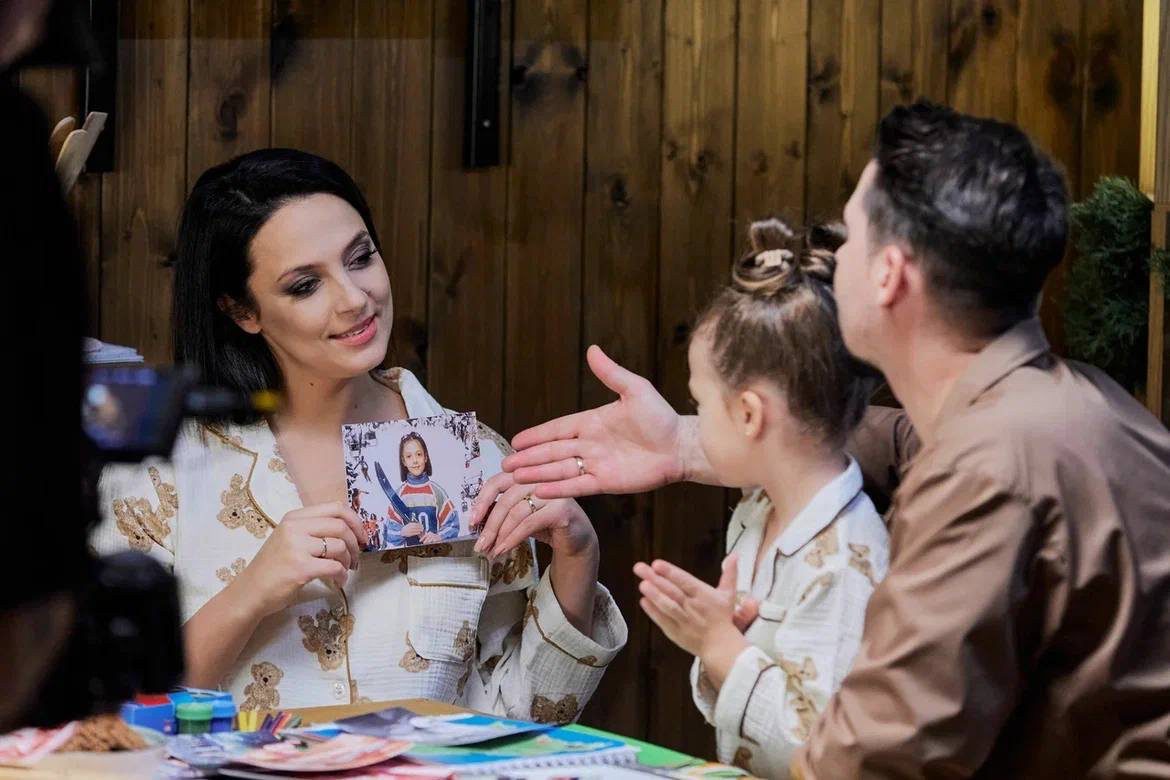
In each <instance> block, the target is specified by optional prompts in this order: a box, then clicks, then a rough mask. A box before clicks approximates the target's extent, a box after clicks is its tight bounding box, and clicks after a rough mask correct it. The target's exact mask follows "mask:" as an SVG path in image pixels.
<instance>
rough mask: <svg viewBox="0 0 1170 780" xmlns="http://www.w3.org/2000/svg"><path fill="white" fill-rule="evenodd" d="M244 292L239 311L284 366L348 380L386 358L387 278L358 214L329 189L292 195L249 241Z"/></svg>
mask: <svg viewBox="0 0 1170 780" xmlns="http://www.w3.org/2000/svg"><path fill="white" fill-rule="evenodd" d="M250 249H251V260H252V274H251V276H250V277H249V278H248V290H249V292H250V293H251V295H252V300H253V302H254V303H255V307H254V308H253V309H252V310H250V311H248V312H246V313H244V314H242V315H238V316H237V322H238V324H239V325H240V327H241V328H243V329H244V330H246V331H248V332H249V333H258V334H260V335H261V336H263V337H264V340H265V341H266V342H267V343H268V346H269V348H270V349H271V350H272V353H273V355H275V356H276V359H277V362H278V363H279V365H280V367H281V369H282V370H283V371H284V373H285V375H286V376H287V375H288V374H289V369H290V368H295V369H299V372H300V373H305V374H309V375H311V376H319V377H325V378H330V379H348V378H352V377H355V376H359V375H361V374H364V373H366V372H368V371H370V370H371V369H374V368H376V367H377V366H378V365H380V364H381V363H382V361H383V359H384V358H385V356H386V349H387V346H388V344H389V341H390V324H391V322H393V309H394V304H393V300H392V299H391V295H390V278H389V276H388V275H387V274H386V267H385V265H383V263H382V258H381V256H380V255H379V253H378V251H377V250H376V249H375V247H374V242H373V240H372V239H371V238H370V235H369V233H368V232H367V229H366V225H365V223H364V222H363V221H362V218H361V215H359V214H358V213H357V211H355V210H354V208H353V207H352V206H350V205H349V204H348V203H346V202H345V201H344V200H342V199H341V198H339V197H337V196H335V195H326V194H315V195H308V196H306V197H303V198H297V199H296V200H293V201H290V202H289V203H287V204H285V205H284V206H282V207H280V208H279V209H277V210H276V211H275V212H274V213H273V214H272V216H271V217H270V218H269V219H268V221H267V222H266V223H265V224H264V226H263V227H262V228H260V230H259V231H258V232H257V233H256V235H255V237H253V239H252V245H251V248H250Z"/></svg>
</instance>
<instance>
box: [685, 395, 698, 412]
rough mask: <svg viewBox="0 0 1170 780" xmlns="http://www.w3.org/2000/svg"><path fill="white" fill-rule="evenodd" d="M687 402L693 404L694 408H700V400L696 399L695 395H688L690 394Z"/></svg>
mask: <svg viewBox="0 0 1170 780" xmlns="http://www.w3.org/2000/svg"><path fill="white" fill-rule="evenodd" d="M687 403H688V404H690V405H691V408H692V409H698V408H699V402H698V401H696V400H695V397H694V396H693V395H688V396H687Z"/></svg>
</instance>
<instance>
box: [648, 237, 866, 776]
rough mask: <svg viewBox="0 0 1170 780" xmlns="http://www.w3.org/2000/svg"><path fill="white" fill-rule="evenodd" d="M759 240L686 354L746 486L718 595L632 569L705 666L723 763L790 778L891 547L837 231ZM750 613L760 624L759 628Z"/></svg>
mask: <svg viewBox="0 0 1170 780" xmlns="http://www.w3.org/2000/svg"><path fill="white" fill-rule="evenodd" d="M751 235H752V245H753V251H752V252H751V253H750V254H749V255H748V256H747V257H745V258H744V259H743V260H741V261H740V262H739V263H737V264H736V268H735V271H734V274H733V279H734V281H733V284H732V285H731V286H730V287H728V288H727V289H725V290H724V291H723V292H722V293H721V294H720V295H719V296H717V297H716V299H715V300H714V301H713V302H712V304H711V305H710V306H709V307H708V309H707V311H706V312H705V313H704V314H703V315H702V316H701V317H700V318H699V321H698V324H697V325H696V327H695V330H694V335H693V337H692V340H691V345H690V351H689V355H688V358H689V362H690V372H691V375H690V390H691V395H692V396H693V397H694V399H695V403H696V406H697V409H698V417H699V439H700V443H701V445H702V448H703V451H704V453H705V454H706V456H707V458H708V460H709V461H710V463H711V466H712V468H713V469H714V470H715V472H716V474H717V475H718V477H719V479H720V480H721V481H722V482H723V484H726V485H731V486H738V487H742V488H743V489H744V491H745V497H744V498H743V500H742V501H740V503H739V505H738V506H737V507H736V509H735V512H734V514H733V515H732V518H731V523H730V526H729V528H728V531H727V546H726V551H727V553H728V557H727V559H726V560H725V561H724V568H723V574H722V577H721V579H720V582H719V585H718V586H717V587H712V586H711V585H708V584H706V583H704V582H702V581H700V580H698V579H697V578H695V577H693V576H692V575H690V574H688V573H687V572H685V571H682V570H681V569H679V568H677V567H675V566H672V565H671V564H669V563H667V562H665V561H655V562H654V564H653V566H647V565H646V564H644V563H640V564H638V565H637V566H636V567H635V572H636V573H637V574H638V576H639V577H641V578H642V580H643V581H642V583H641V586H640V587H641V592H642V596H643V598H642V600H641V605H642V608H643V609H644V610H645V611H646V613H647V614H648V615H649V616H650V618H651V619H652V620H653V621H654V622H655V623H656V624H657V625H658V626H659V627H660V628H661V629H662V630H663V631H664V632H665V633H666V635H667V637H669V638H670V639H671V640H672V641H673V642H674V643H675V644H677V645H678V646H679V647H681V648H683V649H684V650H686V651H687V652H690V653H692V654H694V655H695V656H696V657H695V662H694V665H693V667H692V672H691V685H692V691H693V695H694V701H695V704H696V706H698V708H699V710H700V711H701V712H702V713H703V716H704V717H705V718H706V719H707V721H708V722H709V723H711V724H712V725H713V726H714V727H715V730H716V742H717V744H718V751H719V760H720V761H723V762H727V763H734V764H736V765H738V766H740V767H742V768H744V769H746V770H748V771H750V772H751V773H752V774H756V775H759V776H761V777H787V776H788V763H789V760H790V759H791V757H792V755H793V754H794V753H795V751H796V749H797V747H798V746H799V745H800V744H801V743H803V742H804V741H805V740H806V739H807V738H808V736H809V732H810V730H811V729H812V727H813V725H814V723H815V722H816V720H817V717H818V716H819V714H820V713H821V712H822V711H823V710H824V707H825V704H826V702H827V701H828V699H829V697H830V696H831V695H832V694H833V692H834V691H835V690H836V689H837V688H838V687H840V684H841V680H842V679H843V678H844V677H845V675H846V673H847V672H848V671H849V668H850V666H851V665H852V664H853V658H854V656H855V655H856V653H857V649H858V645H859V642H860V639H861V630H862V624H863V621H864V616H865V607H866V603H867V601H868V599H869V597H870V594H871V593H872V592H873V589H874V586H875V585H876V584H877V583H878V581H879V580H880V579H881V578H882V577H884V576H885V573H886V567H887V563H888V556H889V552H888V551H889V542H888V538H887V533H886V528H885V525H884V524H883V522H882V519H881V517H880V516H879V515H878V513H877V512H876V511H875V510H874V507H873V504H872V503H871V502H870V500H869V498H868V497H867V496H866V495H865V493H864V492H862V489H861V485H862V477H861V471H860V469H859V468H858V465H857V463H856V462H855V461H854V460H853V459H852V458H851V457H849V455H847V454H846V453H845V450H844V443H845V439H846V436H847V435H848V434H849V432H850V431H851V430H852V429H853V427H854V426H855V425H856V424H857V423H858V422H859V421H860V419H861V416H862V413H863V412H864V409H865V407H866V402H867V399H868V394H869V393H868V389H869V387H868V386H869V383H868V381H867V380H865V379H863V378H862V373H861V370H860V367H859V366H858V365H857V364H856V363H855V362H854V361H853V360H852V359H851V358H850V356H849V354H848V353H847V352H846V350H845V347H844V344H843V343H842V340H841V333H840V330H839V329H838V326H837V316H836V305H835V301H834V298H833V293H832V278H833V270H834V256H833V251H834V250H835V249H836V248H837V246H839V245H840V243H841V240H842V239H841V237H840V236H838V235H836V234H835V233H834V232H832V231H829V230H826V229H820V230H817V231H815V232H814V233H812V234H810V235H809V236H808V237H799V236H796V235H794V234H793V233H792V231H791V230H789V229H788V228H787V227H786V226H785V225H784V224H783V223H780V222H778V221H776V220H769V221H767V222H763V223H755V224H754V225H753V226H752V231H751ZM741 603H742V604H743V607H741V614H740V617H739V618H738V619H737V618H736V617H735V613H736V606H737V604H741ZM744 611H750V612H752V613H755V614H756V616H755V617H754V620H753V621H752V622H750V624H749V625H746V627H744V622H745V621H744V620H743V615H742V613H743V612H744ZM741 627H743V630H741Z"/></svg>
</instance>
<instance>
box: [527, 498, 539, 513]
mask: <svg viewBox="0 0 1170 780" xmlns="http://www.w3.org/2000/svg"><path fill="white" fill-rule="evenodd" d="M524 500H525V501H527V502H528V508H529V509H531V510H532V512H530V513H529V514H534V513H535V512H536V510H537V509H539V507H537V506H536V499H535V498H533V497H532V495H531V494H529V495H527V496H524Z"/></svg>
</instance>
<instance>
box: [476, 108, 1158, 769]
mask: <svg viewBox="0 0 1170 780" xmlns="http://www.w3.org/2000/svg"><path fill="white" fill-rule="evenodd" d="M1066 200H1067V197H1066V192H1065V187H1064V183H1063V180H1062V179H1061V176H1060V174H1059V173H1058V172H1057V171H1056V169H1055V168H1054V167H1053V165H1052V163H1051V162H1050V161H1049V160H1048V159H1047V158H1046V157H1044V156H1043V155H1042V154H1040V153H1039V152H1038V151H1036V150H1035V149H1034V148H1033V147H1032V145H1031V144H1030V142H1029V141H1028V140H1027V138H1026V137H1025V136H1024V135H1023V134H1022V133H1021V132H1020V131H1019V130H1018V129H1016V128H1014V127H1011V126H1009V125H1004V124H1001V123H997V122H992V121H989V120H977V119H974V118H972V117H967V116H963V115H959V114H956V113H954V112H951V111H949V110H946V109H942V108H939V107H937V106H932V105H929V104H924V103H920V104H915V105H914V106H911V107H908V108H900V109H895V110H894V111H893V112H891V114H890V115H889V116H887V117H886V118H885V119H884V120H883V122H882V126H881V130H880V132H879V141H878V146H877V154H876V156H875V160H874V161H873V162H871V163H870V165H869V166H868V167H867V168H866V170H865V172H864V174H863V175H862V178H861V181H860V182H859V183H858V187H857V190H856V191H855V192H854V194H853V197H852V198H851V199H850V202H849V204H848V205H847V207H846V210H845V222H846V225H847V227H848V232H849V240H848V241H847V242H846V244H845V245H844V246H842V247H841V249H840V250H838V253H837V255H838V267H837V272H836V276H835V278H834V289H835V291H836V294H837V298H838V305H839V319H840V322H841V328H842V333H843V335H844V337H845V341H846V344H847V345H848V346H849V348H850V350H851V351H852V352H854V354H856V355H857V356H858V357H860V358H862V359H864V360H866V361H868V362H870V363H872V364H873V365H876V366H877V367H879V368H880V369H881V370H882V371H883V373H884V374H885V376H886V378H887V380H888V381H889V383H890V386H891V389H892V390H893V391H894V393H895V395H896V396H897V397H898V399H899V400H900V401H901V402H902V404H903V406H904V408H905V411H904V412H896V411H892V410H878V409H872V410H871V412H870V414H869V415H868V417H867V421H866V423H865V424H864V425H863V427H862V428H861V429H860V430H859V431H858V432H857V434H856V435H855V437H854V441H853V444H854V446H853V448H852V450H853V452H854V454H855V456H856V457H857V458H858V460H859V462H860V463H861V465H862V468H863V471H864V472H865V474H866V477H867V485H868V488H869V489H870V490H871V491H872V492H874V494H875V499H877V500H879V501H880V499H881V494H882V492H883V491H884V490H892V491H893V498H892V503H891V505H890V509H889V512H888V516H887V517H888V523H889V527H890V532H891V546H892V551H891V560H890V568H889V574H888V575H887V577H886V579H885V580H883V581H882V582H881V583H880V584H879V586H878V587H877V589H876V590H875V591H874V594H873V597H872V599H871V601H870V604H869V608H868V611H867V613H866V624H865V632H864V636H863V638H862V644H861V650H860V652H859V654H858V657H857V659H856V661H855V664H854V666H853V669H852V671H851V672H850V673H849V674H848V675H847V676H846V678H845V680H844V682H843V684H842V687H841V689H840V690H839V691H838V692H837V694H836V695H834V696H833V697H832V698H831V699H830V701H829V704H828V706H827V708H826V710H825V711H824V712H823V713H820V718H819V720H818V722H817V724H816V726H815V727H814V729H813V731H812V733H811V734H810V736H809V739H808V741H807V743H806V745H805V747H804V749H803V750H802V751H801V752H800V753H798V755H797V757H796V759H795V760H794V763H793V767H792V769H793V774H794V775H797V776H803V777H805V778H834V779H835V778H853V777H972V776H976V777H986V778H1008V777H1012V778H1014V777H1020V778H1060V780H1071V778H1081V777H1094V778H1097V777H1101V778H1104V777H1110V778H1112V777H1126V778H1128V777H1168V778H1170V432H1168V431H1167V430H1166V429H1165V428H1164V427H1162V426H1161V425H1160V424H1159V423H1158V422H1157V421H1156V420H1155V419H1154V418H1153V417H1152V416H1151V415H1150V414H1149V413H1148V412H1146V411H1145V409H1144V408H1142V407H1141V406H1140V405H1138V404H1137V403H1136V402H1135V401H1134V400H1133V399H1132V398H1131V397H1130V396H1129V395H1128V394H1127V393H1126V392H1125V391H1124V390H1122V389H1121V388H1120V387H1118V386H1117V385H1116V384H1115V383H1114V382H1112V381H1111V380H1110V379H1108V378H1107V377H1105V376H1104V375H1103V374H1102V373H1101V372H1099V371H1096V370H1094V369H1092V368H1089V367H1086V366H1082V365H1079V364H1075V363H1071V362H1065V361H1062V360H1060V359H1059V358H1057V357H1055V356H1054V355H1053V354H1052V353H1051V352H1050V351H1049V348H1048V344H1047V342H1046V341H1045V339H1044V335H1043V333H1042V331H1041V328H1040V325H1039V323H1038V321H1037V320H1036V319H1035V318H1034V312H1035V301H1036V298H1037V296H1038V294H1039V292H1040V290H1041V288H1042V286H1043V282H1044V279H1045V277H1046V275H1047V273H1048V272H1049V271H1050V270H1051V268H1052V267H1054V266H1055V265H1056V264H1057V263H1058V262H1059V260H1060V258H1061V256H1062V254H1063V251H1064V244H1065V239H1066V233H1067V218H1066ZM588 357H589V361H590V365H591V366H592V367H593V369H594V371H595V373H597V374H598V376H599V378H601V379H602V381H603V382H605V383H606V384H607V385H608V386H609V387H610V388H611V389H613V390H614V391H615V392H617V393H618V394H619V395H620V398H619V400H617V401H615V402H614V403H611V404H609V405H607V406H604V407H601V408H599V409H595V410H591V411H587V412H582V413H579V414H577V415H572V416H570V417H566V418H562V419H560V420H554V421H552V422H550V423H546V424H545V425H542V426H539V427H537V428H534V429H532V430H529V431H526V432H524V433H521V434H520V435H518V436H517V437H516V441H515V444H516V447H517V449H518V450H520V452H519V453H518V454H517V455H514V456H512V457H511V458H510V459H508V460H507V461H505V464H504V465H505V468H506V469H509V470H515V476H516V478H517V480H519V481H521V482H530V483H544V484H542V485H540V486H539V487H538V488H536V491H535V492H536V495H537V496H540V497H547V498H552V497H555V496H561V495H584V494H589V493H597V492H631V491H635V490H646V489H649V488H653V487H657V486H659V485H662V484H665V483H667V482H671V481H678V480H684V479H689V480H694V481H701V482H710V481H711V475H710V471H709V468H708V467H707V465H706V461H705V458H704V457H703V454H702V451H701V450H700V449H699V448H698V446H697V439H696V436H695V430H694V423H693V418H683V417H679V416H678V415H676V414H675V413H674V412H673V410H672V409H671V408H670V407H669V405H668V404H667V403H666V402H665V400H663V399H662V397H661V396H660V395H659V394H658V393H657V392H656V391H655V390H654V388H653V387H652V386H651V385H650V383H649V382H647V381H646V380H645V379H643V378H641V377H638V376H636V375H634V374H631V373H629V372H627V371H625V370H624V369H622V368H621V367H620V366H617V365H616V364H615V363H613V362H612V361H610V360H609V359H608V358H606V357H605V356H604V355H603V354H602V353H601V351H600V350H598V349H596V348H593V349H591V350H590V354H589V356H588ZM911 421H912V422H913V428H911V426H910V422H911ZM474 519H475V518H473V520H474Z"/></svg>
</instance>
